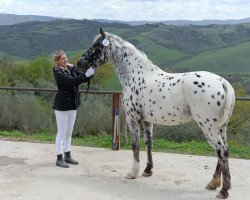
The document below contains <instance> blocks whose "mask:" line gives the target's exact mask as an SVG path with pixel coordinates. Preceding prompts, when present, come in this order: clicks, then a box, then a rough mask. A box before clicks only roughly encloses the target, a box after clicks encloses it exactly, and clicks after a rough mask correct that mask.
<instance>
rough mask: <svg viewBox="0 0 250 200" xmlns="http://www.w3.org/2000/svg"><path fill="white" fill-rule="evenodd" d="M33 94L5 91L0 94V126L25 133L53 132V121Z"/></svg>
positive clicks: (3, 128) (49, 113)
mask: <svg viewBox="0 0 250 200" xmlns="http://www.w3.org/2000/svg"><path fill="white" fill-rule="evenodd" d="M51 113H52V109H51V112H48V111H46V110H45V109H44V108H43V107H42V106H41V105H40V104H39V102H38V100H37V99H36V97H35V96H34V95H31V94H29V95H27V94H18V93H17V94H11V93H5V94H3V93H2V94H1V95H0V128H1V129H2V130H19V131H23V132H26V133H37V132H41V131H46V132H51V131H53V132H55V121H54V119H53V118H52V114H51Z"/></svg>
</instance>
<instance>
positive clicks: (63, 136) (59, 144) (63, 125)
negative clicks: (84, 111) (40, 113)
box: [55, 110, 76, 155]
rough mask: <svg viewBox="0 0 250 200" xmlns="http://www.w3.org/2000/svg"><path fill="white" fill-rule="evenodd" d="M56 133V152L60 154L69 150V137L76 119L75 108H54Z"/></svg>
mask: <svg viewBox="0 0 250 200" xmlns="http://www.w3.org/2000/svg"><path fill="white" fill-rule="evenodd" d="M55 115H56V123H57V134H56V154H57V155H59V154H62V150H63V146H64V152H68V151H70V150H71V137H72V131H73V128H74V124H75V120H76V110H67V111H58V110H55Z"/></svg>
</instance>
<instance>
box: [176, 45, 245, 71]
mask: <svg viewBox="0 0 250 200" xmlns="http://www.w3.org/2000/svg"><path fill="white" fill-rule="evenodd" d="M249 51H250V42H244V43H241V44H237V45H235V46H231V47H227V48H222V49H218V50H212V51H207V52H204V53H202V54H200V55H197V56H194V57H192V58H191V59H189V60H185V61H181V62H177V63H176V64H175V65H173V66H172V68H173V69H181V68H182V69H185V70H186V69H189V71H195V70H203V69H206V70H208V71H211V72H214V73H224V74H227V73H239V74H245V73H250V70H249V69H250V68H249V56H248V55H249Z"/></svg>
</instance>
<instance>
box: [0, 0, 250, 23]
mask: <svg viewBox="0 0 250 200" xmlns="http://www.w3.org/2000/svg"><path fill="white" fill-rule="evenodd" d="M0 13H6V14H17V15H43V16H53V17H62V18H72V19H109V20H121V21H140V20H148V21H163V20H193V21H199V20H205V19H220V20H225V19H243V18H247V17H250V0H0Z"/></svg>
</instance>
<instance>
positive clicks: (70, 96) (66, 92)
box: [53, 50, 95, 168]
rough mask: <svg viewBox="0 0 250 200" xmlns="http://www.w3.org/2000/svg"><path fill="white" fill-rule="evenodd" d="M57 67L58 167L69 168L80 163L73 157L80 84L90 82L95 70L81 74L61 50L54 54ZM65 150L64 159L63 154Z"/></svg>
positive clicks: (55, 70) (55, 68)
mask: <svg viewBox="0 0 250 200" xmlns="http://www.w3.org/2000/svg"><path fill="white" fill-rule="evenodd" d="M53 57H54V62H55V65H56V66H55V67H54V68H53V71H54V77H55V80H56V84H57V87H58V92H57V94H56V96H55V100H54V109H55V116H56V123H57V135H56V154H57V160H56V165H57V166H60V167H64V168H68V167H69V165H68V164H67V163H70V164H75V165H77V164H78V162H77V161H76V160H74V159H73V158H72V157H71V153H70V152H71V138H72V131H73V127H74V124H75V119H76V110H77V108H78V107H79V105H80V94H79V92H78V86H79V84H81V83H83V82H87V81H89V79H90V78H91V77H92V76H93V75H94V73H95V70H94V68H93V67H90V68H89V69H88V70H87V71H86V72H85V73H79V72H77V70H76V67H75V66H74V65H72V64H69V63H68V58H67V56H66V54H65V52H64V51H62V50H60V51H57V52H55V53H54V54H53ZM63 149H64V159H63V155H62V152H63Z"/></svg>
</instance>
